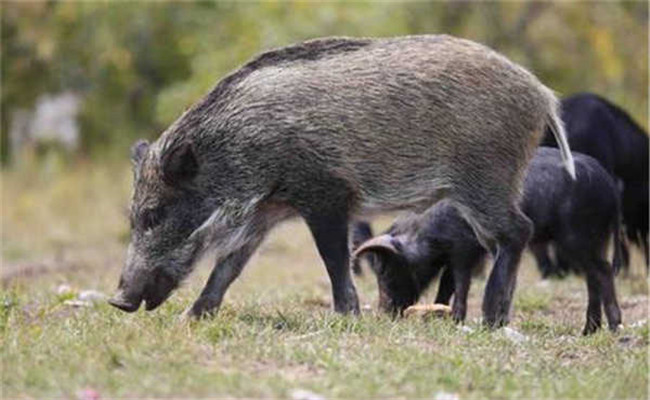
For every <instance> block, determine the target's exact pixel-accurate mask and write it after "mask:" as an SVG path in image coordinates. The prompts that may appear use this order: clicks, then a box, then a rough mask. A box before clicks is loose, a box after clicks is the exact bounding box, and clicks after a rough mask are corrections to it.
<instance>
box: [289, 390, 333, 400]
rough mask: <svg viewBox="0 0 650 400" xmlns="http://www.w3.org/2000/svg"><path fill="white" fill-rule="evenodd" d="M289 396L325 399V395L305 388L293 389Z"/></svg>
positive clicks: (304, 398) (299, 398) (295, 398)
mask: <svg viewBox="0 0 650 400" xmlns="http://www.w3.org/2000/svg"><path fill="white" fill-rule="evenodd" d="M289 396H290V397H291V399H292V400H325V397H323V396H321V395H320V394H317V393H314V392H312V391H309V390H305V389H293V390H292V391H291V392H290V393H289Z"/></svg>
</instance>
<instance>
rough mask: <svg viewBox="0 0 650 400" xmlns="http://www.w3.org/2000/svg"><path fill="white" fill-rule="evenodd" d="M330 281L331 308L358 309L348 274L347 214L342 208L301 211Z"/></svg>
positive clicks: (355, 310) (336, 309)
mask: <svg viewBox="0 0 650 400" xmlns="http://www.w3.org/2000/svg"><path fill="white" fill-rule="evenodd" d="M303 215H304V218H305V220H306V222H307V225H308V226H309V229H310V230H311V233H312V235H313V236H314V240H315V241H316V247H317V248H318V252H319V254H320V256H321V258H322V259H323V262H324V263H325V266H326V267H327V273H328V274H329V277H330V281H331V283H332V294H333V296H334V311H336V312H339V313H342V314H347V313H350V312H352V313H355V314H358V313H359V300H358V298H357V292H356V289H355V288H354V284H353V283H352V277H351V276H350V261H349V260H350V250H349V247H348V217H347V212H345V210H341V209H338V210H332V212H331V213H322V214H321V213H313V212H309V213H303Z"/></svg>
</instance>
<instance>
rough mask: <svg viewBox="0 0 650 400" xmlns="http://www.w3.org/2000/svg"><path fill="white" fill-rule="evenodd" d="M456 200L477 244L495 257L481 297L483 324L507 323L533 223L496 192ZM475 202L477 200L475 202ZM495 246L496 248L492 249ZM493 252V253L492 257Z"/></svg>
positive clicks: (496, 325)
mask: <svg viewBox="0 0 650 400" xmlns="http://www.w3.org/2000/svg"><path fill="white" fill-rule="evenodd" d="M464 200H465V201H464V202H460V201H458V202H459V203H460V204H459V206H460V207H459V208H460V209H461V211H462V212H463V215H464V216H465V218H466V219H467V220H468V222H469V223H470V225H472V227H473V228H474V231H475V233H476V234H477V236H478V239H479V241H480V242H481V243H482V244H483V245H484V246H486V247H487V248H488V249H489V250H490V251H491V252H492V253H493V254H494V255H495V261H494V266H493V267H492V271H491V272H490V277H489V278H488V283H487V286H486V287H485V293H484V295H483V322H484V323H485V324H486V325H487V326H489V327H491V328H496V327H500V326H503V325H506V324H507V323H508V314H509V312H510V304H511V302H512V295H513V293H514V289H515V285H516V280H517V268H518V266H519V260H520V259H521V253H522V252H523V250H524V248H525V247H526V244H527V242H528V240H529V239H530V236H531V233H532V230H533V228H532V223H531V222H530V220H529V219H528V218H527V217H526V216H525V215H524V214H523V213H522V212H521V211H520V210H519V208H518V207H517V206H516V205H515V201H513V200H512V199H508V200H504V199H503V198H502V197H500V195H499V193H495V192H486V193H484V194H482V195H481V193H476V192H475V193H474V194H473V195H470V196H465V197H464ZM477 200H478V201H477ZM494 244H496V246H494ZM495 253H496V254H495Z"/></svg>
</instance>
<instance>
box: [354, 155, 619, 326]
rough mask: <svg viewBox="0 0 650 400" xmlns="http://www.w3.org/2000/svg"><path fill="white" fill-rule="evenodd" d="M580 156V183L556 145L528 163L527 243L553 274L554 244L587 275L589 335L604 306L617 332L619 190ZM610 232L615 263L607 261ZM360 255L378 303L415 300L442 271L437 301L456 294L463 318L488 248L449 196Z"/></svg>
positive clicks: (566, 263) (568, 267) (392, 307)
mask: <svg viewBox="0 0 650 400" xmlns="http://www.w3.org/2000/svg"><path fill="white" fill-rule="evenodd" d="M575 154H576V157H575V160H576V169H577V179H576V181H573V180H571V179H569V177H568V176H566V175H565V174H563V173H562V170H561V167H560V166H559V165H558V164H559V162H560V154H559V152H558V151H557V150H556V149H550V148H540V149H539V150H537V153H536V155H535V158H533V160H532V162H531V164H530V167H529V168H528V174H527V175H526V179H525V183H524V195H523V199H522V205H521V207H522V209H523V211H524V213H525V214H526V216H528V217H529V218H530V219H531V221H532V222H533V225H534V234H533V236H532V238H531V240H530V243H529V248H530V249H531V251H533V254H534V255H535V256H536V257H537V261H538V265H539V267H540V269H542V271H543V272H544V273H548V272H549V271H548V268H549V265H548V264H549V260H548V259H546V258H544V255H545V254H546V252H545V250H546V247H547V246H548V245H549V244H553V245H554V246H555V247H556V248H557V255H558V259H559V260H561V263H560V265H561V267H562V268H564V269H565V272H568V271H575V272H579V273H583V274H584V275H585V278H586V281H587V287H588V292H589V305H588V308H587V322H586V324H585V328H584V333H585V334H589V333H593V332H594V331H596V330H597V329H598V328H599V327H600V324H601V308H604V309H605V314H606V315H607V319H608V321H609V326H610V329H612V330H616V329H617V328H618V325H619V324H620V323H621V311H620V308H619V306H618V302H617V300H616V293H615V286H614V274H615V273H616V272H617V270H618V269H619V267H620V263H621V262H622V259H621V226H620V205H619V194H618V190H617V187H616V185H615V183H614V181H613V179H612V178H611V177H610V176H609V174H608V173H607V172H606V171H605V170H604V169H603V168H602V167H601V166H600V164H599V163H598V162H597V161H596V160H595V159H593V158H591V157H589V156H586V155H583V154H580V153H575ZM610 237H613V239H614V240H613V242H614V259H613V261H612V264H611V265H610V264H609V263H608V262H607V261H606V259H605V255H606V252H607V244H608V241H609V238H610ZM542 250H543V251H542ZM355 255H357V256H368V255H371V256H373V258H372V261H371V262H370V266H371V268H372V270H373V271H374V272H375V274H376V276H377V283H378V285H379V293H380V297H379V302H380V307H381V308H382V309H383V310H385V311H388V312H391V313H393V314H399V313H401V312H402V311H404V309H406V308H407V307H409V306H411V305H412V304H414V303H415V302H416V301H417V300H418V298H419V297H420V295H421V294H422V292H423V291H424V290H425V289H426V288H427V287H428V286H429V284H430V283H431V281H432V280H433V279H434V278H435V277H436V276H438V275H440V272H441V271H444V272H443V274H442V277H441V278H440V288H439V291H438V295H437V297H436V300H435V302H436V303H442V304H448V303H449V300H450V298H451V297H452V295H453V296H454V302H453V307H452V315H453V317H454V319H455V320H457V321H459V322H460V321H463V320H464V319H465V315H466V310H467V293H468V290H469V286H470V276H471V273H472V271H474V270H476V269H477V268H479V267H480V266H481V265H482V264H483V259H484V258H485V256H486V255H487V251H486V250H485V248H484V247H483V246H482V245H481V244H480V243H479V242H478V240H477V239H476V236H475V235H474V232H473V231H472V228H471V227H470V225H469V224H468V223H467V222H466V221H465V219H464V218H463V217H462V216H461V215H460V213H459V212H458V210H457V209H456V208H455V207H454V206H453V205H452V204H451V203H449V202H446V201H445V202H440V203H439V204H437V205H436V206H435V207H433V208H432V209H431V210H429V211H428V212H427V213H426V214H424V215H410V216H407V217H405V218H403V219H399V220H397V221H396V222H395V223H394V224H393V225H392V226H391V227H390V228H389V229H388V231H387V232H386V233H385V234H383V235H380V236H378V237H376V238H372V239H370V240H368V241H366V242H365V243H364V244H362V245H361V246H359V247H358V249H357V250H356V251H355ZM356 258H358V257H355V260H356Z"/></svg>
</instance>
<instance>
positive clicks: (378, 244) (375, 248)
mask: <svg viewBox="0 0 650 400" xmlns="http://www.w3.org/2000/svg"><path fill="white" fill-rule="evenodd" d="M395 244H396V243H395V240H394V238H393V236H392V235H389V234H384V235H381V236H377V237H374V238H372V239H370V240H368V241H366V242H364V243H363V244H362V245H361V246H359V248H358V249H356V250H355V251H354V253H353V254H352V259H353V260H355V259H356V258H357V257H360V256H361V255H363V254H364V253H366V252H375V253H389V254H399V252H400V251H399V249H398V248H397V247H396V245H395Z"/></svg>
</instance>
